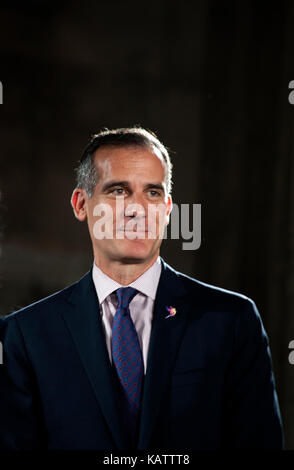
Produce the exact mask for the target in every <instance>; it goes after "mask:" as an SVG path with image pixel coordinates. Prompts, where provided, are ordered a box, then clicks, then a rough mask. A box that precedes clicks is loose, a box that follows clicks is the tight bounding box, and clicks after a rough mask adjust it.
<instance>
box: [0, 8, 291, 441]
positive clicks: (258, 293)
mask: <svg viewBox="0 0 294 470" xmlns="http://www.w3.org/2000/svg"><path fill="white" fill-rule="evenodd" d="M0 18H1V29H0V58H1V62H0V65H1V67H0V81H1V82H2V84H3V104H1V105H0V122H1V126H0V143H1V146H0V192H1V202H0V203H1V208H0V212H1V226H2V239H1V245H2V252H1V258H0V279H1V288H0V315H6V314H7V313H10V312H12V311H13V310H15V309H18V308H20V307H22V306H25V305H27V304H29V303H31V302H33V301H36V300H38V299H40V298H42V297H44V296H47V295H49V294H52V293H53V292H55V291H56V290H60V289H62V288H63V287H65V286H66V285H69V284H70V283H72V282H74V281H75V280H77V279H79V278H80V277H82V276H83V274H84V273H85V272H86V271H88V270H89V269H90V267H91V264H92V262H93V258H92V251H91V244H90V238H89V236H88V232H87V227H86V225H85V224H81V223H79V222H78V221H77V220H76V219H75V218H74V216H73V213H72V210H71V206H70V197H71V193H72V190H73V188H74V185H75V172H74V168H76V166H77V162H78V160H79V158H80V155H81V153H82V150H83V148H84V147H85V145H86V143H87V142H88V139H89V138H90V136H91V134H93V133H95V132H97V131H98V130H100V129H101V128H102V127H109V128H112V127H122V126H129V125H133V124H140V125H142V126H143V127H146V128H148V129H151V130H153V131H155V132H156V133H157V134H158V137H159V138H160V139H161V140H162V141H163V143H164V144H165V145H167V146H168V148H169V149H170V150H171V157H172V160H173V165H174V190H173V198H174V201H175V202H176V203H177V204H181V203H186V204H187V203H190V204H192V203H198V204H201V205H202V236H201V246H200V248H199V249H198V250H196V251H183V250H182V241H183V240H166V241H164V244H163V247H162V252H161V253H162V256H163V257H164V258H165V259H166V261H167V262H168V263H169V264H171V265H172V266H173V267H174V268H176V269H178V270H180V271H183V272H185V273H186V274H188V275H191V276H193V277H196V278H197V279H200V280H202V281H204V282H207V283H210V284H214V285H217V286H220V287H224V288H226V289H230V290H235V291H238V292H241V293H243V294H245V295H247V296H249V297H251V298H253V300H254V301H255V302H256V305H257V307H258V309H259V312H260V314H261V317H262V320H263V323H264V326H265V328H266V331H267V333H268V336H269V340H270V347H271V352H272V360H273V368H274V372H275V377H276V385H277V391H278V396H279V401H280V407H281V412H282V418H283V422H284V427H285V436H286V446H287V448H288V449H294V365H291V364H290V363H289V358H288V356H289V353H290V349H289V342H290V341H291V340H294V315H293V305H294V302H293V295H294V263H293V261H294V166H293V163H294V159H293V156H294V132H293V130H294V127H293V123H294V106H293V105H291V104H290V102H289V92H290V90H289V82H290V81H291V80H293V79H294V61H293V44H294V28H293V24H294V4H293V2H292V1H290V0H289V1H280V2H272V1H270V0H268V1H267V2H263V1H259V2H255V1H253V0H248V1H247V2H244V1H241V0H240V1H219V0H198V1H194V2H190V1H182V2H170V1H165V0H156V1H154V0H150V1H148V2H145V3H142V2H141V3H140V2H138V1H133V0H125V1H123V2H119V1H117V2H116V1H109V2H99V1H97V0H96V1H94V0H86V1H81V0H79V1H63V0H60V1H59V2H58V3H57V2H54V1H47V0H40V1H32V0H27V1H26V2H21V1H2V2H1V6H0Z"/></svg>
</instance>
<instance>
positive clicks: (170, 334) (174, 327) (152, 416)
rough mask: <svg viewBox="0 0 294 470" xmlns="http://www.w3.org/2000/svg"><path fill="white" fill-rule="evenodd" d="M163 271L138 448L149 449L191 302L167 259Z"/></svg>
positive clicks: (153, 323)
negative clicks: (173, 308)
mask: <svg viewBox="0 0 294 470" xmlns="http://www.w3.org/2000/svg"><path fill="white" fill-rule="evenodd" d="M161 261H162V273H161V277H160V280H159V284H158V289H157V295H156V300H155V305H154V312H153V321H152V330H151V337H150V343H149V353H148V360H147V370H146V377H145V385H144V393H143V399H142V414H141V424H140V432H139V441H138V448H139V449H146V448H148V444H149V441H150V438H151V433H152V430H153V427H154V425H155V423H156V419H157V416H158V414H159V410H160V406H161V401H162V400H163V398H164V392H165V389H166V387H167V386H168V381H169V377H170V374H171V372H172V370H173V366H174V362H175V359H176V355H177V351H178V348H179V346H180V342H181V339H182V336H183V334H184V331H185V328H186V326H187V318H188V312H189V305H188V304H187V303H185V301H184V299H185V298H187V297H185V295H186V289H185V287H184V285H183V283H182V281H181V280H180V279H179V278H178V276H177V274H176V272H175V271H174V270H173V269H172V268H170V267H169V266H168V265H167V264H166V263H165V262H164V261H163V260H161ZM167 306H168V307H170V306H172V307H175V308H176V311H177V313H176V315H175V316H172V317H169V318H166V316H167V315H168V314H169V312H168V311H167V310H166V307H167Z"/></svg>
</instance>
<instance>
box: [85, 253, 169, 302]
mask: <svg viewBox="0 0 294 470" xmlns="http://www.w3.org/2000/svg"><path fill="white" fill-rule="evenodd" d="M160 274H161V261H160V257H159V256H158V257H157V259H156V261H155V262H154V263H153V264H152V266H150V268H148V269H147V271H145V272H144V273H143V274H141V276H139V277H138V278H137V279H136V280H135V281H133V282H132V283H131V284H129V286H130V287H133V288H134V289H137V290H138V291H139V292H141V293H142V294H145V295H146V296H147V297H150V298H151V299H152V300H155V296H156V291H157V286H158V282H159V278H160ZM92 278H93V282H94V285H95V289H96V292H97V295H98V299H99V303H100V304H101V303H102V302H104V300H105V299H106V297H108V296H109V295H110V294H111V293H112V292H113V291H115V290H116V289H119V288H120V287H127V286H122V285H121V284H119V283H118V282H116V281H115V280H114V279H112V278H111V277H109V276H107V274H105V273H104V272H103V271H101V269H100V268H98V266H96V264H95V262H94V263H93V269H92Z"/></svg>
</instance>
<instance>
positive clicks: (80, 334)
mask: <svg viewBox="0 0 294 470" xmlns="http://www.w3.org/2000/svg"><path fill="white" fill-rule="evenodd" d="M68 301H69V303H70V308H67V309H66V310H64V311H63V312H61V314H62V316H63V318H64V320H65V323H66V325H67V327H68V329H69V331H70V333H71V335H72V338H73V340H74V343H75V346H76V348H77V350H78V352H79V355H80V358H81V361H82V363H83V366H84V368H85V370H86V372H87V375H88V377H89V380H90V383H91V385H92V387H93V390H94V393H95V395H96V398H97V400H98V403H99V405H100V408H101V411H102V413H103V415H104V417H105V420H106V422H107V423H108V426H109V428H110V430H111V432H112V434H113V437H114V439H115V442H116V445H117V447H118V448H119V449H125V448H127V441H126V433H125V432H124V429H123V426H122V422H121V419H120V415H121V413H120V409H119V395H118V394H117V385H116V383H115V380H114V376H113V371H112V366H111V363H110V361H109V356H108V351H107V347H106V342H105V334H104V331H103V326H102V321H101V317H100V314H99V303H98V298H97V294H96V291H95V287H94V284H93V280H92V271H89V272H88V273H87V274H86V275H85V276H84V277H83V278H82V279H81V280H80V281H79V282H78V283H77V285H76V288H75V289H74V291H73V292H72V294H71V296H70V297H69V299H68Z"/></svg>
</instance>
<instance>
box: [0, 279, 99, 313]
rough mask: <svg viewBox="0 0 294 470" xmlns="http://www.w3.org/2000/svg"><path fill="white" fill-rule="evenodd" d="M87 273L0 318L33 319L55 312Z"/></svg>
mask: <svg viewBox="0 0 294 470" xmlns="http://www.w3.org/2000/svg"><path fill="white" fill-rule="evenodd" d="M89 275H90V271H89V272H88V273H87V274H86V275H85V276H83V278H82V279H80V280H78V281H75V282H74V283H72V284H70V285H69V286H67V287H65V288H64V289H61V290H59V291H57V292H54V293H53V294H50V295H48V296H47V297H44V298H43V299H40V300H38V301H36V302H33V303H32V304H30V305H27V306H25V307H22V308H20V309H18V310H16V311H14V312H12V313H9V314H8V315H5V316H4V317H2V320H3V321H4V322H10V321H11V320H18V321H20V322H21V321H22V320H24V319H26V320H29V319H31V318H32V319H33V318H35V317H36V315H38V317H39V316H42V315H48V314H52V313H54V312H56V311H57V308H59V307H60V305H62V304H64V303H66V302H67V300H68V299H69V298H70V296H71V294H72V292H73V291H74V290H75V288H76V287H77V285H78V284H79V282H81V281H82V280H83V279H84V278H86V277H87V276H89Z"/></svg>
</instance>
